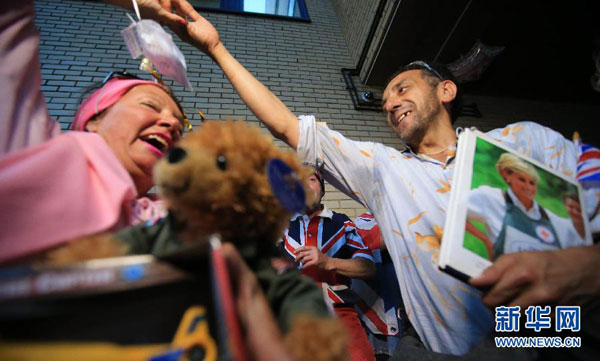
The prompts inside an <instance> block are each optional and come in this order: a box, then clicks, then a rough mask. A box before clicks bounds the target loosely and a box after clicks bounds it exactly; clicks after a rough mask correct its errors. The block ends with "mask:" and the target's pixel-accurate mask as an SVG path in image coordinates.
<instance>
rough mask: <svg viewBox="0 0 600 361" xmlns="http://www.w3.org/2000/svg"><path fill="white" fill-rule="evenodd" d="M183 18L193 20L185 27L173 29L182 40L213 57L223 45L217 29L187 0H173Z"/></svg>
mask: <svg viewBox="0 0 600 361" xmlns="http://www.w3.org/2000/svg"><path fill="white" fill-rule="evenodd" d="M172 3H173V4H174V5H175V8H176V9H177V13H178V14H180V15H181V16H183V17H185V18H187V19H191V20H192V21H188V22H187V23H186V25H185V26H184V27H181V26H175V27H171V30H173V31H174V32H175V33H176V34H177V35H178V36H179V37H180V38H181V40H183V41H185V42H187V43H190V44H191V45H193V46H195V47H196V48H198V49H200V50H201V51H203V52H204V53H205V54H207V55H208V56H211V57H212V54H213V50H214V49H215V48H216V47H217V46H218V45H219V44H221V40H220V39H219V33H218V32H217V29H215V27H214V26H213V25H212V24H211V23H210V22H209V21H208V20H206V19H204V18H203V17H202V16H201V15H200V14H198V12H197V11H196V10H195V9H194V7H193V6H192V5H190V3H188V2H187V1H186V0H172Z"/></svg>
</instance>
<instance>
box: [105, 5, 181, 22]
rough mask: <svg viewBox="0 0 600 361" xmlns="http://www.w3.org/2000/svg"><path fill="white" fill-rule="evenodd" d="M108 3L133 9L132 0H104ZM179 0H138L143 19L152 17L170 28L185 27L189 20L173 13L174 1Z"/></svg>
mask: <svg viewBox="0 0 600 361" xmlns="http://www.w3.org/2000/svg"><path fill="white" fill-rule="evenodd" d="M104 1H105V2H106V3H108V4H112V5H117V6H120V7H122V8H125V9H128V10H131V11H133V2H132V1H131V0H104ZM175 1H178V0H137V4H138V8H139V9H140V15H141V17H142V19H152V20H155V21H157V22H159V23H162V24H166V25H168V26H169V27H170V28H181V27H184V26H185V25H186V23H187V21H186V20H185V19H184V18H183V17H181V16H179V15H177V14H174V13H173V2H175Z"/></svg>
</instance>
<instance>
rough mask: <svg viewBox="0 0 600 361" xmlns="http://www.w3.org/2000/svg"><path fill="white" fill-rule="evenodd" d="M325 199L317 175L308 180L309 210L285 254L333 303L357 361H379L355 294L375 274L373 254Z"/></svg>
mask: <svg viewBox="0 0 600 361" xmlns="http://www.w3.org/2000/svg"><path fill="white" fill-rule="evenodd" d="M324 194H325V188H324V183H323V178H322V177H321V174H320V173H319V172H318V171H315V173H314V174H313V175H312V176H311V177H310V178H309V189H308V194H307V204H308V206H307V208H306V210H305V211H304V213H303V214H300V213H298V214H296V215H294V216H293V217H292V219H291V221H290V226H289V228H288V230H287V231H286V233H285V235H284V238H283V248H284V250H285V253H286V255H287V256H289V257H290V258H291V259H293V260H294V261H295V262H296V263H297V264H298V267H299V268H300V269H301V272H302V273H303V274H304V275H306V276H308V277H310V278H312V279H313V280H314V281H315V282H317V284H318V285H319V286H320V287H321V289H322V290H323V293H324V296H325V300H326V301H329V302H331V305H332V306H333V310H334V312H335V314H336V315H337V316H338V318H339V320H340V321H341V322H342V324H343V325H344V326H345V327H346V328H347V330H348V334H349V338H350V339H349V341H350V342H349V350H348V351H349V353H350V356H351V357H352V361H358V360H375V356H374V353H373V348H372V346H371V344H370V343H369V341H368V339H367V335H366V333H365V330H364V328H363V327H362V325H361V323H360V319H359V317H358V314H357V312H356V310H355V309H354V304H355V303H356V302H357V301H358V296H357V295H356V294H355V293H354V291H352V290H351V289H350V279H351V278H359V279H361V278H367V277H371V276H373V275H374V274H375V264H374V260H373V256H372V254H371V251H370V250H369V248H368V247H367V246H366V245H365V244H364V242H363V240H362V238H361V237H360V236H359V234H358V232H357V230H356V226H355V225H354V223H353V222H352V221H351V220H350V218H348V216H346V215H345V214H341V213H337V212H333V211H331V210H330V209H328V208H327V207H325V206H324V205H323V204H322V203H321V200H322V198H323V195H324Z"/></svg>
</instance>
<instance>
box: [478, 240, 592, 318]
mask: <svg viewBox="0 0 600 361" xmlns="http://www.w3.org/2000/svg"><path fill="white" fill-rule="evenodd" d="M598 264H600V248H599V246H588V247H573V248H568V249H565V250H558V251H538V252H520V253H512V254H504V255H502V256H500V257H499V258H498V260H497V261H496V262H495V263H494V264H493V265H492V266H490V267H489V268H488V269H486V270H485V271H484V272H483V274H482V275H481V276H480V277H478V278H474V279H471V281H470V283H471V285H473V286H475V287H479V288H483V289H487V291H486V292H485V294H484V296H483V302H484V303H485V304H486V305H487V306H488V307H495V306H499V305H508V306H521V308H525V307H528V306H530V305H542V304H560V305H575V304H579V305H583V304H587V303H589V302H591V301H594V300H598V297H599V296H600V277H598V276H597V274H598V272H597V268H598Z"/></svg>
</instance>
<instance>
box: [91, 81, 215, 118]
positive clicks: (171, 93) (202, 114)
mask: <svg viewBox="0 0 600 361" xmlns="http://www.w3.org/2000/svg"><path fill="white" fill-rule="evenodd" d="M151 74H152V76H153V77H154V80H155V81H156V82H157V83H159V84H161V85H163V86H164V87H165V89H166V90H167V92H168V93H169V96H170V97H171V98H172V99H173V101H175V104H177V108H179V111H180V112H181V114H183V124H184V126H185V129H187V130H192V124H191V123H190V120H189V119H188V117H187V115H186V114H185V111H184V110H183V107H182V106H181V104H180V103H179V100H177V97H175V94H173V91H172V90H171V88H169V87H168V86H167V85H165V83H164V82H163V80H162V78H161V77H160V75H159V74H158V73H157V72H156V70H154V69H152V70H151ZM113 78H117V79H137V80H145V79H142V78H140V77H139V76H137V75H135V74H131V73H128V72H127V71H125V70H124V71H111V72H110V73H108V74H106V76H105V77H104V79H103V80H102V86H104V84H106V83H108V82H109V81H110V80H111V79H113ZM198 114H200V120H201V121H204V120H205V116H204V113H203V112H202V111H201V110H200V109H198Z"/></svg>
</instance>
